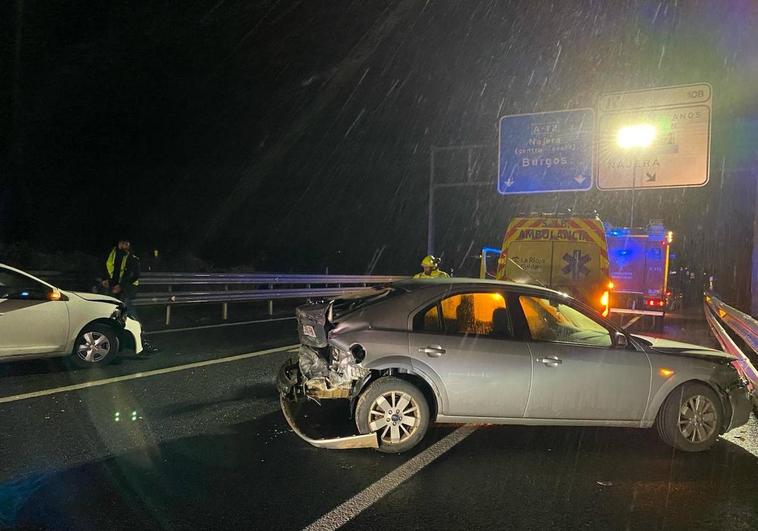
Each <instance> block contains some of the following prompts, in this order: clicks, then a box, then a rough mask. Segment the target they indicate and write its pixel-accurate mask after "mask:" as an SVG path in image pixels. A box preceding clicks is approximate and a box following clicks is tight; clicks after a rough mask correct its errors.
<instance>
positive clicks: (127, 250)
mask: <svg viewBox="0 0 758 531" xmlns="http://www.w3.org/2000/svg"><path fill="white" fill-rule="evenodd" d="M139 275H140V263H139V259H138V258H137V257H136V256H134V254H132V252H131V243H130V242H129V240H119V242H118V244H117V245H116V247H114V248H113V249H111V251H110V253H108V256H107V257H106V259H105V271H104V275H103V277H102V278H103V281H102V286H103V288H105V289H106V290H107V293H110V294H111V295H113V296H114V297H116V298H118V299H121V300H122V301H124V304H126V309H127V314H128V315H129V316H130V317H132V316H134V315H135V314H134V304H133V301H134V297H135V295H136V294H137V287H138V286H139Z"/></svg>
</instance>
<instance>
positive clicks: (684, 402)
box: [656, 383, 723, 452]
mask: <svg viewBox="0 0 758 531" xmlns="http://www.w3.org/2000/svg"><path fill="white" fill-rule="evenodd" d="M722 418H723V413H722V411H721V402H720V400H719V398H718V396H717V395H716V393H715V392H714V391H713V389H711V388H710V387H708V386H707V385H705V384H701V383H688V384H684V385H682V386H680V387H678V388H676V389H674V391H673V392H672V393H671V394H670V395H669V396H668V398H666V401H665V402H664V403H663V406H661V410H660V411H659V412H658V418H657V419H656V427H657V428H658V434H659V435H660V437H661V439H663V441H664V442H665V443H666V444H669V445H670V446H673V447H674V448H677V449H679V450H684V451H685V452H702V451H703V450H707V449H708V448H710V447H711V446H713V444H714V443H715V442H716V439H718V436H719V431H720V430H719V428H720V427H721V425H722Z"/></svg>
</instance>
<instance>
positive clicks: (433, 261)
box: [413, 255, 450, 278]
mask: <svg viewBox="0 0 758 531" xmlns="http://www.w3.org/2000/svg"><path fill="white" fill-rule="evenodd" d="M421 267H422V269H423V271H421V272H420V273H416V274H415V275H413V278H450V275H448V274H447V273H445V272H444V271H442V270H441V269H440V268H439V267H440V259H439V258H435V257H434V256H432V255H428V256H425V257H424V259H423V260H421Z"/></svg>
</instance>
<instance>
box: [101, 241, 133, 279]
mask: <svg viewBox="0 0 758 531" xmlns="http://www.w3.org/2000/svg"><path fill="white" fill-rule="evenodd" d="M130 257H131V258H132V259H133V260H136V258H134V257H132V254H131V253H127V254H126V256H124V259H123V260H121V267H120V270H119V272H118V280H119V282H121V279H122V278H124V271H126V265H127V262H129V258H130ZM115 267H116V248H115V247H114V248H113V249H111V252H110V254H109V255H108V258H107V259H106V260H105V269H106V271H108V278H113V270H114V269H115ZM132 286H139V279H137V280H135V281H133V282H132Z"/></svg>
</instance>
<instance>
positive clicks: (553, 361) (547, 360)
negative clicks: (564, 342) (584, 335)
mask: <svg viewBox="0 0 758 531" xmlns="http://www.w3.org/2000/svg"><path fill="white" fill-rule="evenodd" d="M537 361H538V362H539V363H544V364H545V365H547V366H548V367H557V366H558V365H560V364H561V363H563V360H562V359H561V358H559V357H558V356H545V357H544V358H537Z"/></svg>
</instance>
